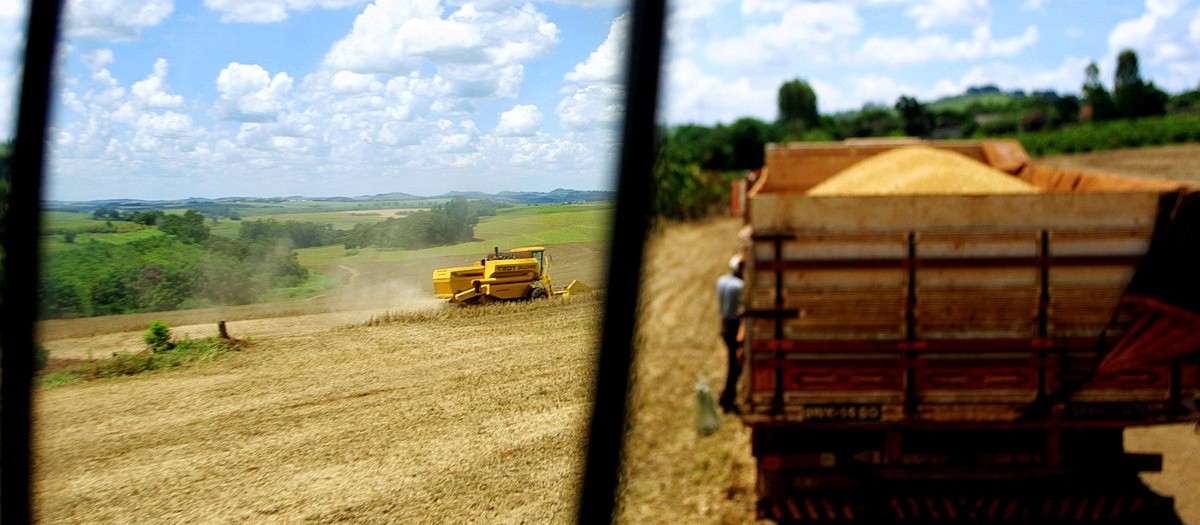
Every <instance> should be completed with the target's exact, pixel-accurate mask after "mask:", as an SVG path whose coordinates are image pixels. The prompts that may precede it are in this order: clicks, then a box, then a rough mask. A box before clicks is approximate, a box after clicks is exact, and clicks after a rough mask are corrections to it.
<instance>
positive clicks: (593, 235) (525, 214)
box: [296, 203, 613, 268]
mask: <svg viewBox="0 0 1200 525" xmlns="http://www.w3.org/2000/svg"><path fill="white" fill-rule="evenodd" d="M612 213H613V205H612V204H609V203H599V204H561V205H545V206H524V207H514V208H504V209H501V210H500V211H499V212H498V213H497V214H496V215H495V216H494V217H483V218H482V219H480V220H479V224H478V225H477V226H475V238H476V239H478V240H476V241H474V242H468V243H461V244H455V245H452V246H439V247H436V248H426V249H424V250H379V249H374V248H365V249H359V250H347V249H345V248H344V247H342V246H322V247H317V248H305V249H302V250H296V252H297V254H298V255H299V260H300V264H302V265H304V267H306V268H321V267H326V266H330V265H333V264H336V263H338V262H340V261H346V260H350V261H354V262H382V261H405V260H413V259H425V258H431V257H441V256H446V255H471V256H474V255H478V254H481V253H485V252H489V251H491V250H492V248H493V247H499V248H500V249H502V250H503V249H508V248H514V247H518V246H522V245H546V244H565V243H576V242H594V241H604V240H607V239H608V237H609V228H610V224H611V220H612Z"/></svg>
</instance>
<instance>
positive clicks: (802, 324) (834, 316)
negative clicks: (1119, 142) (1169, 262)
mask: <svg viewBox="0 0 1200 525" xmlns="http://www.w3.org/2000/svg"><path fill="white" fill-rule="evenodd" d="M894 146H895V145H894V144H885V145H852V146H845V145H837V146H827V147H819V146H806V147H803V148H773V149H771V150H769V151H768V166H767V169H766V170H764V174H763V176H764V180H760V181H759V183H758V184H757V185H756V186H755V188H754V189H753V190H751V192H750V194H749V195H750V198H749V202H748V209H747V221H748V223H749V225H750V226H751V227H752V230H753V235H752V240H751V242H750V245H749V246H748V250H747V251H748V270H747V277H746V278H747V292H746V316H745V322H746V334H747V337H746V343H745V344H746V349H747V356H748V357H747V363H746V364H747V371H746V378H745V381H744V386H745V388H744V389H743V393H744V397H743V412H744V415H743V418H744V419H745V420H746V421H747V422H749V423H751V424H754V423H756V422H757V423H769V422H784V421H789V422H818V423H823V422H828V423H831V424H837V423H850V424H870V423H876V422H877V423H884V424H886V423H896V422H906V423H922V422H925V423H929V422H996V423H1012V422H1019V421H1024V420H1026V419H1027V417H1028V414H1029V411H1030V409H1031V407H1032V406H1033V405H1035V404H1037V403H1039V402H1041V401H1045V400H1047V399H1052V398H1053V397H1054V396H1055V395H1056V394H1057V393H1059V392H1064V391H1069V392H1068V394H1067V396H1068V399H1065V400H1059V401H1067V402H1069V403H1068V409H1067V413H1061V414H1057V415H1056V416H1055V417H1056V418H1058V419H1059V420H1061V421H1064V422H1067V423H1071V422H1074V424H1082V425H1120V424H1122V422H1126V423H1128V422H1135V423H1145V422H1149V421H1152V420H1169V419H1170V416H1167V415H1165V414H1166V413H1167V412H1170V410H1172V407H1174V406H1176V405H1178V403H1179V402H1180V399H1184V398H1188V396H1193V397H1194V395H1195V393H1196V391H1197V381H1196V378H1195V375H1196V367H1197V364H1196V363H1192V362H1188V363H1182V364H1181V363H1164V364H1158V365H1154V366H1138V367H1131V368H1128V369H1125V370H1121V371H1119V372H1116V373H1113V374H1109V375H1107V376H1104V377H1093V376H1092V375H1093V374H1094V371H1095V370H1096V367H1097V365H1098V362H1099V358H1100V356H1101V355H1103V353H1104V352H1105V351H1106V350H1107V349H1108V348H1111V346H1112V344H1113V343H1114V342H1115V341H1116V340H1117V339H1118V338H1119V337H1120V336H1121V335H1122V331H1123V329H1124V327H1126V326H1127V325H1128V321H1129V319H1128V318H1127V317H1126V316H1125V314H1124V313H1123V312H1122V310H1121V309H1120V308H1119V306H1120V303H1121V299H1122V295H1123V294H1124V291H1125V289H1126V287H1127V286H1128V284H1129V282H1130V279H1131V278H1132V276H1133V274H1134V271H1135V270H1136V268H1137V264H1138V261H1139V259H1140V257H1141V256H1142V255H1143V254H1145V253H1146V251H1147V249H1148V248H1149V245H1150V241H1151V238H1152V237H1153V233H1154V226H1155V222H1156V219H1157V218H1158V214H1159V206H1160V204H1159V203H1160V199H1161V194H1160V193H1159V191H1160V190H1163V189H1167V188H1168V187H1170V185H1166V186H1164V187H1161V188H1160V187H1159V186H1155V184H1158V183H1148V184H1149V185H1145V184H1141V182H1140V181H1135V182H1133V183H1130V184H1128V185H1126V186H1121V187H1120V188H1116V187H1115V186H1113V188H1116V189H1114V190H1113V191H1082V190H1080V189H1079V188H1080V186H1081V184H1080V183H1079V180H1076V181H1075V182H1074V183H1068V182H1062V181H1067V180H1069V179H1070V178H1071V177H1075V178H1076V179H1080V176H1079V175H1078V174H1075V173H1071V172H1061V171H1060V172H1054V174H1051V172H1050V171H1041V172H1037V171H1034V172H1032V173H1033V174H1034V176H1036V177H1040V178H1043V179H1046V178H1047V177H1056V179H1055V180H1057V181H1059V182H1060V183H1062V184H1063V185H1064V186H1070V187H1060V188H1058V189H1057V190H1054V191H1049V192H1046V193H1039V194H1029V195H1025V194H1022V195H888V196H812V197H810V196H806V195H803V193H802V192H803V190H805V189H807V187H810V186H811V185H812V184H815V183H816V182H820V181H821V180H823V179H824V178H826V177H828V176H830V175H831V174H832V173H834V172H836V171H838V170H840V169H841V168H844V167H845V166H848V165H849V164H850V163H852V162H854V161H856V160H860V159H861V158H865V156H867V155H870V154H874V153H877V152H879V151H882V150H884V149H887V148H889V147H894ZM940 146H947V145H945V144H941V145H940ZM947 147H949V148H951V149H954V150H956V151H959V152H962V153H964V154H967V155H968V156H972V157H974V158H977V159H980V160H985V161H986V160H988V154H987V152H986V151H985V150H986V149H987V148H981V147H980V146H979V144H978V143H953V144H950V145H948V146H947ZM996 149H997V148H996V147H995V145H993V146H992V150H996ZM1000 149H1001V150H1003V148H1000ZM1000 153H1001V154H993V155H992V157H993V158H992V161H995V160H996V158H997V155H999V157H1004V155H1009V157H1006V158H1012V156H1011V153H1012V152H1011V151H1008V152H1005V151H1001V152H1000ZM1002 160H1003V159H1002ZM1017 167H1021V166H1020V165H1018V166H1017ZM1117 179H1118V180H1120V178H1119V177H1118V178H1117ZM1081 180H1090V179H1087V177H1082V179H1081ZM1097 184H1098V185H1100V186H1103V184H1101V183H1097ZM1083 186H1087V184H1083ZM1117 186H1120V185H1119V184H1118V185H1117ZM1131 189H1132V190H1138V191H1130V190H1131ZM1151 414H1160V415H1161V417H1160V416H1152V415H1151ZM1155 418H1157V419H1155Z"/></svg>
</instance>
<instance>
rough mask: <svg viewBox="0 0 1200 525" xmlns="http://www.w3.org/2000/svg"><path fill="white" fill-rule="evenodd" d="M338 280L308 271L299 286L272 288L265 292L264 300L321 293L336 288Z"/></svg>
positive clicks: (298, 297) (294, 297)
mask: <svg viewBox="0 0 1200 525" xmlns="http://www.w3.org/2000/svg"><path fill="white" fill-rule="evenodd" d="M337 286H338V280H337V279H335V278H333V277H330V276H328V275H325V274H323V273H320V272H314V271H310V272H309V273H308V277H307V278H305V279H304V282H302V283H300V285H299V286H293V287H290V288H273V289H271V291H269V292H267V296H266V298H265V299H264V300H265V301H266V302H274V301H286V300H289V299H303V298H306V297H313V296H316V295H320V294H323V293H325V292H328V291H329V290H332V289H334V288H337Z"/></svg>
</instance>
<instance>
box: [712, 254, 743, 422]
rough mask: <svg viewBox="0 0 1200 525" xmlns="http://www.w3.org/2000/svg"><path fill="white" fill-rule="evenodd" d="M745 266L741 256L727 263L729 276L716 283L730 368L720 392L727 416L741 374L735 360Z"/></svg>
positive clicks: (738, 363) (737, 361) (733, 405)
mask: <svg viewBox="0 0 1200 525" xmlns="http://www.w3.org/2000/svg"><path fill="white" fill-rule="evenodd" d="M743 266H744V263H743V261H742V256H741V254H738V255H734V256H733V257H732V258H730V259H729V273H727V274H725V275H722V276H721V277H720V278H719V279H717V302H718V303H719V306H720V313H721V338H722V339H724V340H725V348H726V350H727V351H728V363H729V366H728V368H727V369H726V370H727V371H726V375H725V389H724V390H722V391H721V409H722V410H724V411H725V412H726V413H730V412H737V405H736V404H735V402H734V399H735V397H736V396H737V382H738V376H740V375H741V374H742V363H741V361H739V360H738V325H739V324H740V323H741V319H740V318H741V315H742V290H743V289H744V288H745V287H746V284H745V282H743V281H742V268H743Z"/></svg>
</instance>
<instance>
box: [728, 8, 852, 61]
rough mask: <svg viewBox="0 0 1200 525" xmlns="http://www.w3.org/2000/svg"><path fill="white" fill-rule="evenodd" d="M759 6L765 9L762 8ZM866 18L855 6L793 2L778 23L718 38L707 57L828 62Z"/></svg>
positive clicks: (729, 59)
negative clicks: (797, 58)
mask: <svg viewBox="0 0 1200 525" xmlns="http://www.w3.org/2000/svg"><path fill="white" fill-rule="evenodd" d="M759 9H765V8H762V7H760V8H759ZM862 27H863V21H862V19H861V18H860V17H859V16H858V12H857V11H856V10H855V9H854V7H853V6H851V5H847V4H844V3H835V2H816V3H807V2H805V3H794V4H792V5H791V6H790V7H788V8H787V10H786V11H784V12H782V13H781V14H780V18H779V21H778V23H773V24H749V25H747V26H746V28H745V30H744V31H743V32H742V34H740V35H738V36H735V37H732V38H722V39H715V40H713V41H711V42H709V43H708V45H707V46H706V47H705V56H706V57H707V59H708V60H709V61H712V62H713V63H716V64H728V65H740V66H746V65H761V64H765V63H776V62H780V61H784V62H786V61H790V60H795V59H796V57H804V58H805V59H806V60H809V61H815V62H818V63H820V62H828V61H829V60H831V59H832V57H833V56H834V55H835V54H836V53H837V51H838V46H839V43H841V42H845V41H846V40H847V39H848V38H850V37H853V36H855V35H858V34H859V33H860V32H861V31H862Z"/></svg>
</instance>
